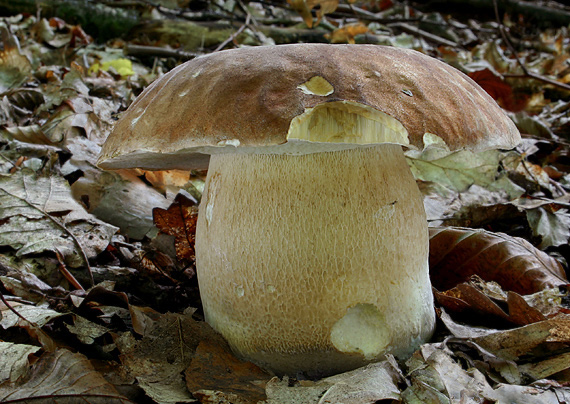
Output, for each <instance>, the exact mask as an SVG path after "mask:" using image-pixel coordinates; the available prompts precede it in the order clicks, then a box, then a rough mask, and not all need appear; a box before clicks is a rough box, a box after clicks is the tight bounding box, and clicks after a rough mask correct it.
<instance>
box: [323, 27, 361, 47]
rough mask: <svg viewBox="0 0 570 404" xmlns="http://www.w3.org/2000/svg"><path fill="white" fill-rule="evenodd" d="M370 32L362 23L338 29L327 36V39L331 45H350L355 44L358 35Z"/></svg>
mask: <svg viewBox="0 0 570 404" xmlns="http://www.w3.org/2000/svg"><path fill="white" fill-rule="evenodd" d="M367 32H368V27H367V26H366V25H364V24H362V23H360V22H359V23H355V24H346V25H345V26H344V27H342V28H337V29H335V30H334V31H333V32H331V33H330V34H326V35H325V38H327V39H328V40H329V42H330V43H350V44H354V43H355V39H354V37H356V36H357V35H362V34H366V33H367Z"/></svg>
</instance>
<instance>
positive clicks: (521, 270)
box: [429, 227, 568, 295]
mask: <svg viewBox="0 0 570 404" xmlns="http://www.w3.org/2000/svg"><path fill="white" fill-rule="evenodd" d="M429 262H430V276H431V280H432V284H433V285H434V287H435V288H437V289H438V290H447V289H451V288H452V287H454V286H456V285H458V284H460V283H461V282H465V281H467V280H468V279H469V278H471V277H472V276H473V275H478V276H479V277H481V278H482V279H484V280H486V281H495V282H497V283H498V284H499V285H501V287H502V288H503V289H504V290H510V291H514V292H517V293H519V294H522V295H527V294H532V293H535V292H538V291H541V290H543V289H546V288H551V287H556V286H559V285H564V284H567V283H568V280H567V279H566V276H565V274H564V270H563V269H562V266H561V265H560V263H559V262H558V261H556V260H555V259H554V258H552V257H550V256H549V255H547V254H546V253H544V252H542V251H540V250H538V249H537V248H535V247H534V246H533V245H532V244H530V243H529V242H528V241H526V240H524V239H521V238H518V237H511V236H508V235H506V234H503V233H491V232H488V231H485V230H481V229H468V228H451V227H447V228H446V227H440V228H430V254H429Z"/></svg>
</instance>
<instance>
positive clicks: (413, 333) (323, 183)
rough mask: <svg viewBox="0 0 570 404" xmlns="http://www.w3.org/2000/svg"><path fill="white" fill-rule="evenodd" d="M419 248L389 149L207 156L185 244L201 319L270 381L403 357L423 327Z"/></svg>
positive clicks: (414, 209) (419, 208)
mask: <svg viewBox="0 0 570 404" xmlns="http://www.w3.org/2000/svg"><path fill="white" fill-rule="evenodd" d="M428 244H429V240H428V232H427V224H426V218H425V213H424V208H423V204H422V197H421V194H420V192H419V190H418V188H417V186H416V183H415V180H414V178H413V176H412V174H411V172H410V170H409V168H408V166H407V164H406V161H405V158H404V156H403V153H402V150H401V147H400V146H398V145H381V146H375V147H370V148H355V149H351V150H344V151H334V152H326V153H315V154H308V155H299V156H294V155H293V156H290V155H271V154H223V155H213V156H212V158H211V161H210V168H209V171H208V178H207V181H206V189H205V191H204V194H203V198H202V202H201V206H200V214H199V219H198V225H197V234H196V260H197V261H196V265H197V270H198V281H199V286H200V293H201V296H202V302H203V307H204V313H205V316H206V320H207V321H208V323H209V324H210V325H212V327H213V328H214V329H216V330H217V331H219V332H220V333H221V334H222V335H223V336H224V337H225V338H226V339H227V340H228V342H229V343H230V345H231V346H232V348H233V349H234V351H235V352H236V353H237V354H238V355H239V356H240V357H242V358H245V359H248V360H252V361H254V362H256V363H258V364H260V365H261V366H263V367H266V368H268V369H270V370H272V371H274V372H276V373H277V374H293V375H295V374H296V373H297V372H305V373H306V374H310V375H326V374H333V373H337V372H340V371H345V370H349V369H352V368H355V367H358V366H361V365H363V364H366V363H368V362H371V361H375V360H380V359H382V358H383V355H384V354H386V353H392V354H394V355H396V356H400V357H405V356H407V355H409V354H411V353H412V352H413V351H414V350H415V349H416V348H417V347H418V346H419V344H420V343H422V342H424V341H425V340H427V339H428V338H429V337H430V336H431V334H432V332H433V328H434V322H435V317H434V309H433V301H432V300H433V297H432V292H431V286H430V281H429V276H428V266H427V260H428Z"/></svg>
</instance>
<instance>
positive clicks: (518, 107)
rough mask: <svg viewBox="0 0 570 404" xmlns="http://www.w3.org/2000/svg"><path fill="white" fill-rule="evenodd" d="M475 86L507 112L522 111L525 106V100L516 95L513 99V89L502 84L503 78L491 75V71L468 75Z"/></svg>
mask: <svg viewBox="0 0 570 404" xmlns="http://www.w3.org/2000/svg"><path fill="white" fill-rule="evenodd" d="M469 77H471V78H472V79H473V80H474V81H475V82H476V83H477V84H479V85H480V86H481V87H482V88H483V89H484V90H485V91H486V92H487V93H489V95H490V96H491V97H493V99H494V100H495V101H497V103H498V104H499V105H500V106H501V107H503V108H505V109H506V110H508V111H513V112H517V111H522V110H523V109H524V107H525V106H526V102H527V100H526V98H525V97H522V96H521V95H517V97H516V98H515V96H514V94H513V88H512V87H511V86H510V85H509V84H507V83H505V82H504V80H503V78H502V77H500V76H499V75H497V74H495V73H493V71H492V70H491V69H483V70H477V71H474V72H471V73H469Z"/></svg>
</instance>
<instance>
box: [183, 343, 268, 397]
mask: <svg viewBox="0 0 570 404" xmlns="http://www.w3.org/2000/svg"><path fill="white" fill-rule="evenodd" d="M216 337H217V338H216ZM185 376H186V386H187V387H188V390H190V391H191V392H192V394H193V395H194V397H196V398H198V399H199V400H200V402H208V401H207V397H208V396H210V395H211V394H212V392H220V393H222V394H223V395H225V396H227V397H232V399H233V400H234V401H235V400H236V399H237V400H240V402H247V403H257V402H258V401H262V400H266V399H267V397H266V396H265V385H266V383H267V381H268V380H269V379H270V378H271V376H270V375H269V374H268V373H266V372H265V371H263V370H262V369H260V368H259V367H257V366H256V365H254V364H253V363H251V362H244V361H241V360H239V359H238V358H236V357H235V356H234V354H233V353H232V352H231V349H230V347H229V346H228V344H227V343H226V342H225V341H224V340H223V338H222V337H221V336H214V338H213V339H204V340H202V341H201V342H200V344H199V345H198V347H197V348H196V353H195V354H194V358H193V359H192V363H191V364H190V367H188V369H186V371H185Z"/></svg>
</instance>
